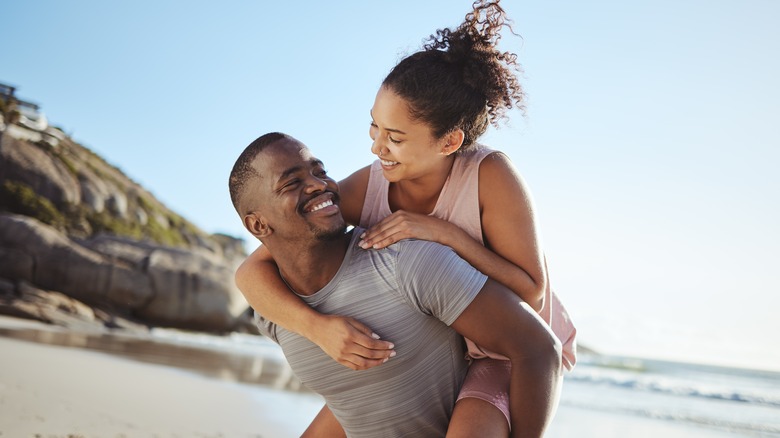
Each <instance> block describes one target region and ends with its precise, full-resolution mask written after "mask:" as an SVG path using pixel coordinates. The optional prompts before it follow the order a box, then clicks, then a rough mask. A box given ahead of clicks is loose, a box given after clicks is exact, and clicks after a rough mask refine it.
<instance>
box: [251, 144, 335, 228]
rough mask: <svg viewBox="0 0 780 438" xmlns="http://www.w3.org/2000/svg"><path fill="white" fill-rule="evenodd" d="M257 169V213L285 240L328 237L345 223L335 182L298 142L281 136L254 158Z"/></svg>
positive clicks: (318, 161)
mask: <svg viewBox="0 0 780 438" xmlns="http://www.w3.org/2000/svg"><path fill="white" fill-rule="evenodd" d="M254 166H255V168H256V169H257V170H258V171H259V173H260V175H261V178H260V184H259V185H258V187H256V188H250V190H258V191H259V193H258V199H260V203H259V212H260V213H261V214H262V216H263V217H264V218H265V220H266V221H267V223H268V225H269V226H270V228H271V229H272V231H273V233H274V234H277V235H279V236H282V237H284V238H286V239H300V238H304V239H308V238H312V237H313V238H316V239H329V238H332V237H335V236H339V235H342V234H343V233H344V230H345V229H346V223H345V222H344V218H343V217H342V215H341V209H339V207H338V204H339V195H338V190H339V188H338V185H337V184H336V182H335V181H333V179H331V178H330V177H328V175H327V173H326V171H325V169H324V167H323V164H322V162H321V161H320V160H318V159H317V158H315V157H314V156H313V155H312V154H311V151H309V149H308V148H307V147H306V146H304V145H303V144H302V143H301V142H299V141H297V140H294V139H291V138H283V139H281V140H278V141H276V142H274V143H273V144H271V145H268V146H267V147H266V148H265V149H264V150H263V151H262V152H260V154H258V156H257V158H255V161H254Z"/></svg>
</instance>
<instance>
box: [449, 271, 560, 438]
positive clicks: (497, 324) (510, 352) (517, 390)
mask: <svg viewBox="0 0 780 438" xmlns="http://www.w3.org/2000/svg"><path fill="white" fill-rule="evenodd" d="M452 326H453V328H455V330H457V331H458V332H459V333H460V334H462V335H463V336H465V337H467V338H469V339H471V340H472V341H474V342H476V343H477V344H478V345H480V346H483V347H485V348H487V349H489V350H491V351H494V352H496V353H499V354H503V355H504V356H506V357H508V358H509V359H510V360H511V362H512V376H511V383H510V388H509V406H510V411H511V412H510V414H511V420H512V436H513V437H542V436H543V435H544V431H545V429H546V428H547V425H548V424H549V423H550V421H551V420H552V417H553V415H554V413H555V408H556V406H557V402H558V392H559V388H560V384H561V372H562V371H561V343H560V341H558V339H557V338H556V337H555V335H554V334H553V333H552V331H551V330H550V329H549V327H548V326H547V324H545V323H544V321H543V320H542V319H541V318H540V317H539V316H538V315H537V314H536V312H534V310H533V309H532V308H531V307H530V306H529V305H528V304H527V303H525V302H523V301H521V300H520V299H519V298H518V297H517V296H516V295H514V294H513V293H512V292H511V291H509V290H508V289H507V288H506V287H504V286H502V285H501V284H499V283H497V282H495V281H493V280H488V281H487V282H486V283H485V285H484V286H483V288H482V290H481V291H480V293H479V295H477V297H476V298H475V299H474V300H473V301H472V303H471V304H470V305H469V306H468V307H467V308H466V310H465V311H464V312H463V313H462V314H461V316H460V317H459V318H458V319H457V320H456V321H455V322H454V323H453V324H452Z"/></svg>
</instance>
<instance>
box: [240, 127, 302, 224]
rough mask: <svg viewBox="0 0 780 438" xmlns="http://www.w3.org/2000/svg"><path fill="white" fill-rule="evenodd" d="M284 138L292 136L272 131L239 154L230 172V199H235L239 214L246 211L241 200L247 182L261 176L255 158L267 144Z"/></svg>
mask: <svg viewBox="0 0 780 438" xmlns="http://www.w3.org/2000/svg"><path fill="white" fill-rule="evenodd" d="M283 138H291V137H290V136H289V135H287V134H282V133H281V132H270V133H268V134H264V135H261V136H260V137H258V138H257V139H256V140H255V141H253V142H252V143H250V144H249V146H247V147H246V149H244V152H241V155H239V156H238V159H237V160H236V163H235V164H234V165H233V170H232V171H231V172H230V179H229V181H228V187H229V189H230V200H231V201H233V207H234V208H235V209H236V211H237V212H238V214H240V215H243V214H244V212H242V211H241V210H240V201H241V195H242V194H243V193H244V188H245V187H246V184H247V183H248V182H250V181H251V180H252V179H253V178H256V177H260V175H259V174H258V173H257V170H255V168H254V167H253V166H252V164H253V163H254V161H255V158H257V155H258V154H259V153H260V152H262V151H263V149H265V148H266V146H268V145H270V144H272V143H274V142H276V141H278V140H281V139H283Z"/></svg>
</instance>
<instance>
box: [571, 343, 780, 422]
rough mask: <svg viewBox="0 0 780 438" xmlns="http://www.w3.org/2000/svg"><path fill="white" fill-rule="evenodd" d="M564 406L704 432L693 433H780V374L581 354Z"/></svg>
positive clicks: (572, 373)
mask: <svg viewBox="0 0 780 438" xmlns="http://www.w3.org/2000/svg"><path fill="white" fill-rule="evenodd" d="M561 406H569V407H573V408H577V409H581V410H584V411H592V412H605V413H612V414H620V415H623V416H630V417H636V418H641V419H650V420H654V421H657V422H665V423H667V424H670V425H674V424H677V425H680V426H681V427H685V428H688V429H689V430H700V434H691V435H688V436H692V437H693V436H701V437H705V436H710V435H708V434H707V433H708V432H723V433H728V434H731V435H732V436H745V437H780V373H778V372H773V371H763V370H750V369H740V368H726V367H717V366H711V365H700V364H691V363H683V362H672V361H665V360H664V361H662V360H652V359H640V358H628V357H620V356H606V355H598V354H581V355H580V361H579V362H578V364H577V366H576V367H575V369H574V370H573V371H572V372H571V373H569V374H568V375H567V376H566V378H565V382H564V389H563V394H562V396H561ZM726 436H728V435H726Z"/></svg>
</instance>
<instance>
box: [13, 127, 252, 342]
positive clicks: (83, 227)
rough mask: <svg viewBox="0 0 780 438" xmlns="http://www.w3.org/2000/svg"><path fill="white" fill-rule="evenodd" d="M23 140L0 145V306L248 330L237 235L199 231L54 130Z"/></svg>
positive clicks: (39, 314) (48, 315) (41, 314)
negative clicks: (238, 269) (239, 277)
mask: <svg viewBox="0 0 780 438" xmlns="http://www.w3.org/2000/svg"><path fill="white" fill-rule="evenodd" d="M14 128H15V129H16V131H19V132H21V131H20V130H22V129H24V128H23V127H19V126H14ZM48 129H54V128H48ZM8 132H10V133H11V134H13V133H14V132H15V131H12V130H11V131H8ZM8 132H7V134H8ZM29 138H30V136H26V137H25V136H11V135H5V136H4V138H3V140H2V145H0V286H2V287H0V312H4V313H16V314H26V315H28V316H29V317H34V318H36V319H41V320H49V321H50V322H56V321H55V320H56V318H53V317H52V315H54V314H55V313H56V312H57V309H60V310H62V312H61V313H63V315H65V316H61V318H60V319H59V321H60V322H62V321H73V320H74V319H73V318H75V320H79V321H92V322H99V323H105V324H115V322H109V321H117V320H122V321H137V322H138V323H142V324H147V325H163V326H170V327H177V328H185V329H195V330H207V331H216V332H225V331H231V330H235V329H237V328H239V327H242V328H245V327H246V310H247V307H248V306H247V304H246V301H245V300H244V298H243V296H242V295H241V293H240V292H239V291H238V289H237V288H236V286H235V283H234V281H233V273H234V271H235V268H236V266H237V264H238V263H239V262H240V260H242V259H243V257H244V256H245V254H244V252H243V246H242V242H241V241H240V240H238V239H235V238H232V237H230V236H226V235H209V234H207V233H204V232H203V231H201V230H199V229H198V228H197V227H195V226H194V225H192V224H191V223H189V222H188V221H186V220H185V219H184V218H182V217H180V216H179V215H177V214H175V213H174V212H172V211H170V210H169V209H168V208H166V207H165V206H164V205H163V204H162V203H160V202H159V201H158V200H157V199H156V198H154V196H152V195H151V194H150V193H149V192H148V191H146V190H145V189H144V188H143V187H141V186H140V185H138V184H137V183H135V182H133V181H132V180H130V179H129V178H128V177H127V176H125V175H124V174H123V173H122V172H121V171H120V170H119V169H117V168H116V167H114V166H111V165H109V164H108V163H106V162H105V161H104V160H103V159H102V158H100V157H98V156H97V155H95V154H94V153H93V152H91V151H89V150H88V149H86V148H84V147H83V146H81V145H79V144H77V143H75V142H73V141H72V140H70V139H69V138H67V137H66V136H65V135H64V134H62V133H61V131H59V132H57V135H56V136H54V135H48V136H42V137H41V138H42V139H45V138H50V139H51V138H57V139H58V140H57V141H56V142H47V141H44V140H41V141H38V142H31V141H29V140H26V139H29ZM68 300H72V302H69V301H68ZM65 303H68V304H65ZM74 303H81V304H74ZM81 306H88V307H89V308H90V309H92V310H91V311H92V316H91V317H87V316H86V315H87V313H89V312H86V311H83V308H82V307H81ZM36 309H37V310H36ZM67 309H71V310H73V309H80V310H78V311H75V310H74V311H73V312H70V311H65V310H67ZM74 312H75V313H74ZM73 314H75V316H73ZM96 315H98V316H96ZM90 318H91V319H90ZM128 324H129V323H128ZM125 325H127V324H125Z"/></svg>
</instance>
